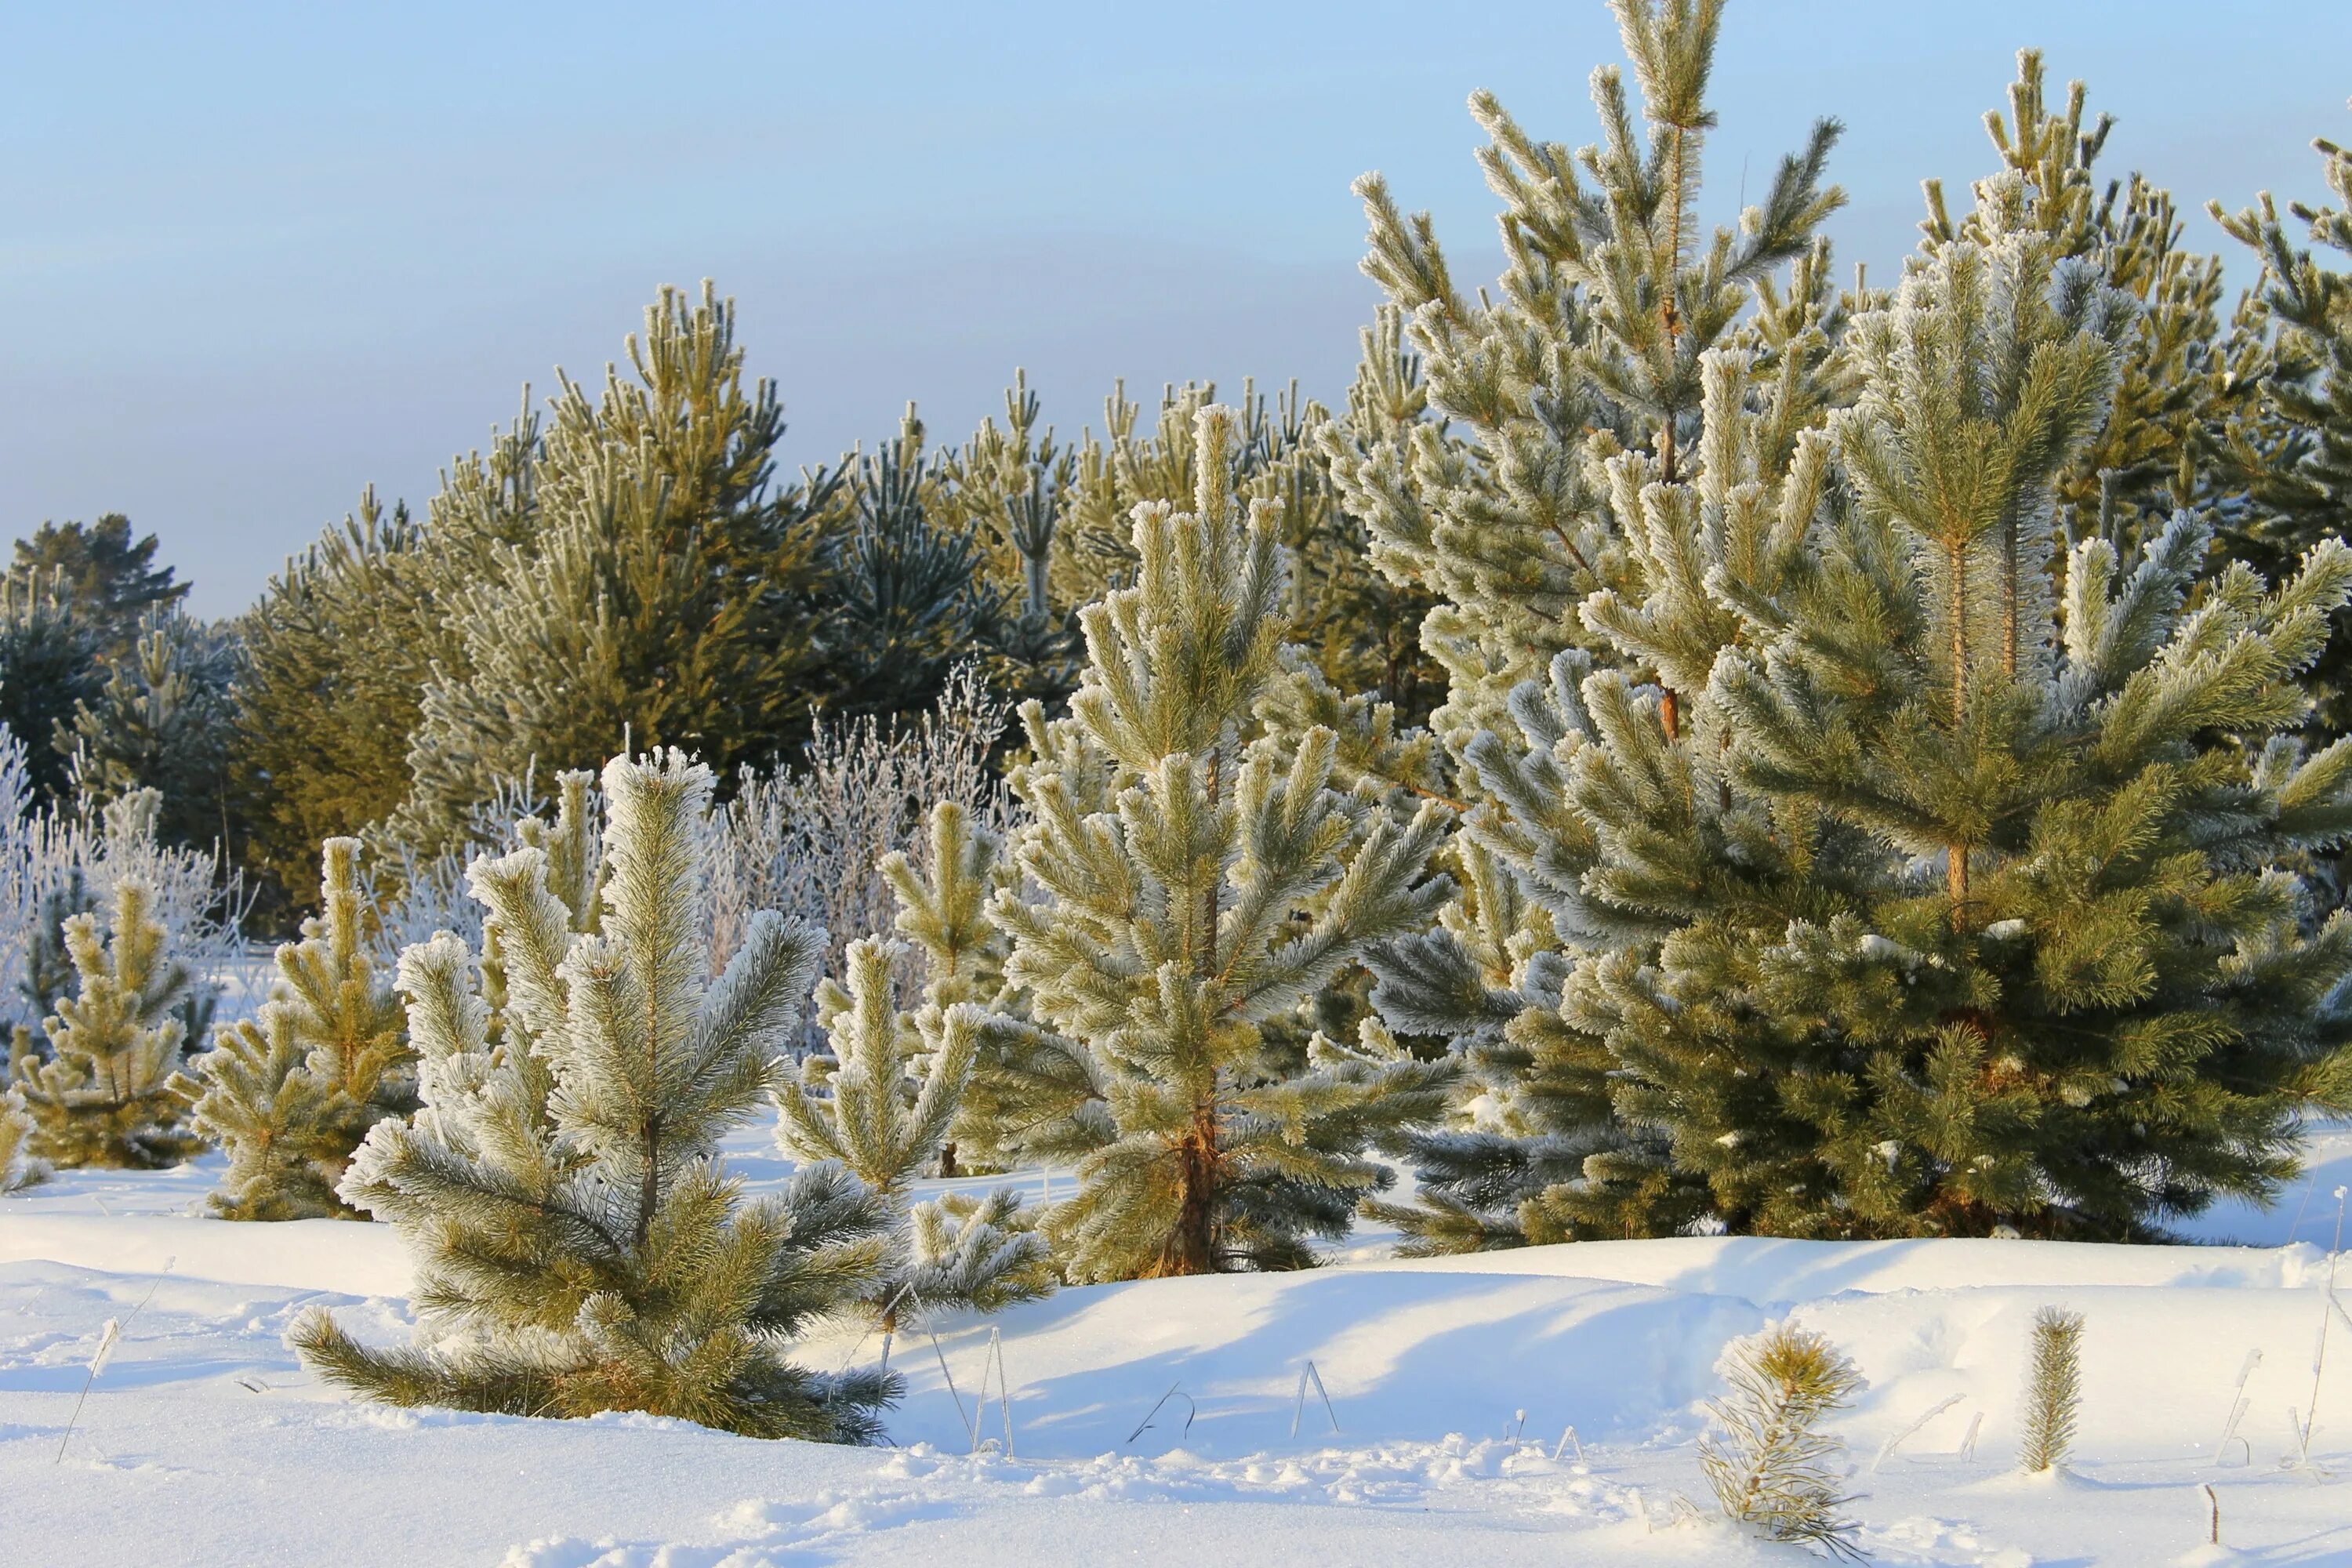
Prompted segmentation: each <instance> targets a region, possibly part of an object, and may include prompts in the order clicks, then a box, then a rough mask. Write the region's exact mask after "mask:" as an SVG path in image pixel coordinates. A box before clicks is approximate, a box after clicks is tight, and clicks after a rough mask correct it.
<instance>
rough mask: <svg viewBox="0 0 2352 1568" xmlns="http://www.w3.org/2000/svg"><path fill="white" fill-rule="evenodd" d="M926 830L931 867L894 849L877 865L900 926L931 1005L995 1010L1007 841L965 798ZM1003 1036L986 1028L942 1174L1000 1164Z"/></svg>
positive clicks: (1000, 981) (944, 1148) (935, 811)
mask: <svg viewBox="0 0 2352 1568" xmlns="http://www.w3.org/2000/svg"><path fill="white" fill-rule="evenodd" d="M924 831H925V837H926V844H925V847H926V850H927V851H928V853H927V855H926V857H925V859H926V866H925V867H921V868H919V867H917V866H916V865H915V864H914V863H913V862H912V861H911V860H909V859H908V858H907V856H906V854H905V852H904V851H901V850H893V851H891V852H890V853H889V854H887V855H886V856H884V857H883V858H882V859H881V861H880V863H879V865H878V866H877V869H878V870H879V871H880V872H881V875H882V878H883V879H884V880H885V881H887V882H888V883H889V885H890V892H891V896H892V898H893V899H894V900H896V901H897V903H898V916H897V919H896V921H894V922H893V923H894V924H896V926H897V927H898V931H899V934H901V935H902V936H904V937H906V938H907V939H908V941H910V942H913V943H914V944H915V946H916V947H917V948H918V949H919V951H920V952H921V954H922V960H923V1000H924V1006H925V1008H926V1009H927V1010H936V1009H938V1008H943V1007H952V1006H954V1005H957V1004H958V1003H970V1004H972V1005H977V1006H982V1007H990V1006H994V1005H998V1004H999V1003H1000V1002H1001V1001H1002V1000H1003V992H1004V953H1005V942H1004V936H1003V932H1001V931H998V930H997V929H996V928H995V927H994V926H993V925H992V924H990V923H989V920H988V899H989V894H990V893H991V892H992V890H993V889H995V888H996V886H997V884H998V882H999V880H1000V879H1001V872H1002V871H1003V868H1004V861H1003V847H1004V842H1003V839H1002V838H1001V837H998V836H997V835H996V834H995V833H993V832H992V831H990V830H989V829H988V828H987V827H985V826H982V825H981V824H980V823H977V822H975V821H973V820H972V818H971V812H970V811H969V810H967V809H966V808H965V806H964V805H963V803H962V802H961V801H952V800H943V801H941V802H940V803H939V804H938V805H934V806H933V807H932V808H931V812H930V815H929V817H927V818H926V819H925V822H924ZM1002 1034H1003V1029H1002V1027H1001V1026H994V1027H992V1026H983V1027H982V1033H981V1037H980V1044H979V1050H978V1052H977V1054H976V1056H975V1058H974V1061H973V1068H972V1079H971V1082H969V1083H967V1084H966V1085H965V1086H964V1091H963V1092H962V1093H960V1094H959V1095H958V1096H957V1097H956V1112H955V1117H954V1120H953V1121H950V1124H949V1127H948V1137H947V1141H946V1142H943V1143H941V1144H940V1175H941V1176H953V1175H955V1174H956V1173H957V1172H958V1163H959V1160H960V1158H961V1159H969V1158H973V1157H977V1158H978V1159H980V1160H982V1161H983V1162H992V1156H993V1155H994V1154H995V1153H996V1152H998V1151H997V1150H996V1148H995V1139H994V1137H993V1135H992V1131H993V1128H994V1126H995V1119H994V1118H992V1116H990V1114H989V1110H990V1103H991V1102H990V1098H989V1091H990V1089H992V1087H993V1085H994V1081H995V1079H996V1077H997V1075H996V1074H995V1073H994V1072H992V1070H991V1069H992V1059H993V1058H994V1057H995V1056H996V1055H997V1054H998V1052H997V1051H995V1050H993V1049H992V1047H993V1046H995V1045H996V1044H997V1043H998V1040H997V1037H1000V1036H1001V1035H1002ZM975 1090H977V1091H978V1092H977V1093H975V1092H974V1091H975Z"/></svg>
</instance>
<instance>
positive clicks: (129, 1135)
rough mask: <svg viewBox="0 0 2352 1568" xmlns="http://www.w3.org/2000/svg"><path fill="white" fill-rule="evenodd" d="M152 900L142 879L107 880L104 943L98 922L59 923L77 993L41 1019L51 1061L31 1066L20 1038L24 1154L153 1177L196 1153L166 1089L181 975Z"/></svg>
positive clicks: (16, 1075)
mask: <svg viewBox="0 0 2352 1568" xmlns="http://www.w3.org/2000/svg"><path fill="white" fill-rule="evenodd" d="M154 902H155V899H154V893H153V890H152V889H150V888H149V887H148V885H147V884H146V883H145V882H143V881H141V880H140V879H137V878H135V877H125V878H123V879H121V880H120V881H118V882H116V883H115V885H114V908H113V911H112V916H111V919H110V927H109V932H108V936H107V939H106V940H105V941H103V942H101V941H100V937H99V923H98V917H97V916H96V915H94V914H90V913H83V914H78V915H76V916H74V917H73V918H72V919H70V920H68V921H66V922H65V943H66V951H67V952H68V955H69V956H70V957H71V958H72V961H73V966H74V973H75V974H76V976H77V977H78V979H79V994H78V995H74V996H69V997H65V998H62V999H60V1000H59V1001H58V1010H57V1011H56V1012H55V1013H54V1014H52V1015H50V1016H48V1017H47V1018H45V1019H43V1020H42V1021H41V1027H42V1029H43V1031H44V1032H45V1033H47V1036H48V1039H49V1055H48V1058H47V1060H37V1059H35V1058H34V1056H33V1053H32V1049H31V1046H32V1041H31V1037H30V1032H29V1031H26V1030H22V1029H20V1030H18V1031H17V1033H16V1042H15V1045H14V1047H13V1048H12V1049H11V1051H10V1053H9V1054H10V1062H9V1076H10V1077H11V1078H12V1079H14V1081H15V1085H16V1089H15V1092H16V1095H17V1096H18V1097H19V1099H20V1100H21V1101H22V1102H23V1104H24V1106H25V1108H26V1110H27V1111H28V1112H30V1114H31V1116H32V1119H33V1137H32V1149H31V1152H32V1153H33V1154H35V1155H37V1156H38V1157H40V1158H42V1159H45V1160H48V1161H50V1162H52V1163H56V1164H58V1165H68V1166H74V1165H111V1166H118V1167H127V1168H130V1169H134V1170H148V1171H152V1170H162V1169H163V1168H165V1167H167V1166H171V1165H176V1164H178V1163H180V1162H181V1161H183V1160H184V1159H186V1158H187V1157H188V1156H189V1155H191V1154H194V1152H196V1151H197V1150H198V1149H199V1148H201V1147H202V1146H203V1143H202V1140H201V1139H199V1138H198V1137H197V1136H196V1135H195V1134H194V1132H193V1131H190V1130H189V1129H188V1128H187V1127H186V1126H184V1121H185V1118H186V1114H187V1109H188V1104H187V1100H186V1099H185V1098H184V1096H183V1095H182V1094H181V1093H180V1091H179V1090H178V1089H175V1088H173V1082H172V1080H173V1069H174V1068H177V1067H178V1065H179V1060H180V1042H181V1040H182V1038H183V1037H184V1028H185V1026H184V1024H183V1023H182V1022H181V1019H180V1013H179V1010H180V1008H181V1005H183V1004H184V1002H185V1001H186V1000H187V997H188V994H189V990H190V980H189V975H188V969H187V966H186V965H185V964H184V963H179V962H178V961H176V960H174V959H173V958H171V957H170V956H169V952H168V943H169V940H170V933H169V932H168V931H165V930H164V928H163V921H159V920H157V919H156V918H155V915H154Z"/></svg>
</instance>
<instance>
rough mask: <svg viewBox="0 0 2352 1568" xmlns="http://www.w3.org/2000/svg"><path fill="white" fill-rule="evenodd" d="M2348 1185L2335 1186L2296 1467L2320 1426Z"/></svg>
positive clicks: (2302, 1464) (2306, 1457)
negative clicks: (2333, 1229) (2324, 1279)
mask: <svg viewBox="0 0 2352 1568" xmlns="http://www.w3.org/2000/svg"><path fill="white" fill-rule="evenodd" d="M2346 1191H2347V1189H2345V1188H2343V1187H2338V1188H2336V1240H2335V1243H2334V1245H2332V1246H2330V1247H2328V1249H2327V1284H2326V1297H2325V1300H2322V1301H2321V1303H2320V1307H2319V1346H2318V1348H2317V1349H2316V1350H2315V1351H2314V1352H2312V1357H2311V1405H2310V1409H2309V1413H2308V1414H2307V1415H2305V1416H2304V1418H2303V1419H2302V1420H2301V1421H2300V1422H2298V1423H2297V1424H2296V1439H2297V1440H2296V1443H2295V1461H2294V1462H2295V1468H2298V1469H2305V1470H2307V1469H2309V1468H2311V1435H2312V1433H2313V1432H2314V1431H2315V1430H2316V1429H2317V1428H2318V1426H2319V1384H2320V1380H2321V1378H2322V1377H2323V1375H2325V1373H2326V1371H2327V1331H2328V1329H2329V1327H2330V1326H2331V1325H2332V1324H2333V1323H2334V1321H2335V1318H2336V1312H2337V1310H2339V1309H2338V1308H2337V1306H2336V1259H2337V1258H2341V1257H2343V1256H2344V1194H2345V1192H2346Z"/></svg>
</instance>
